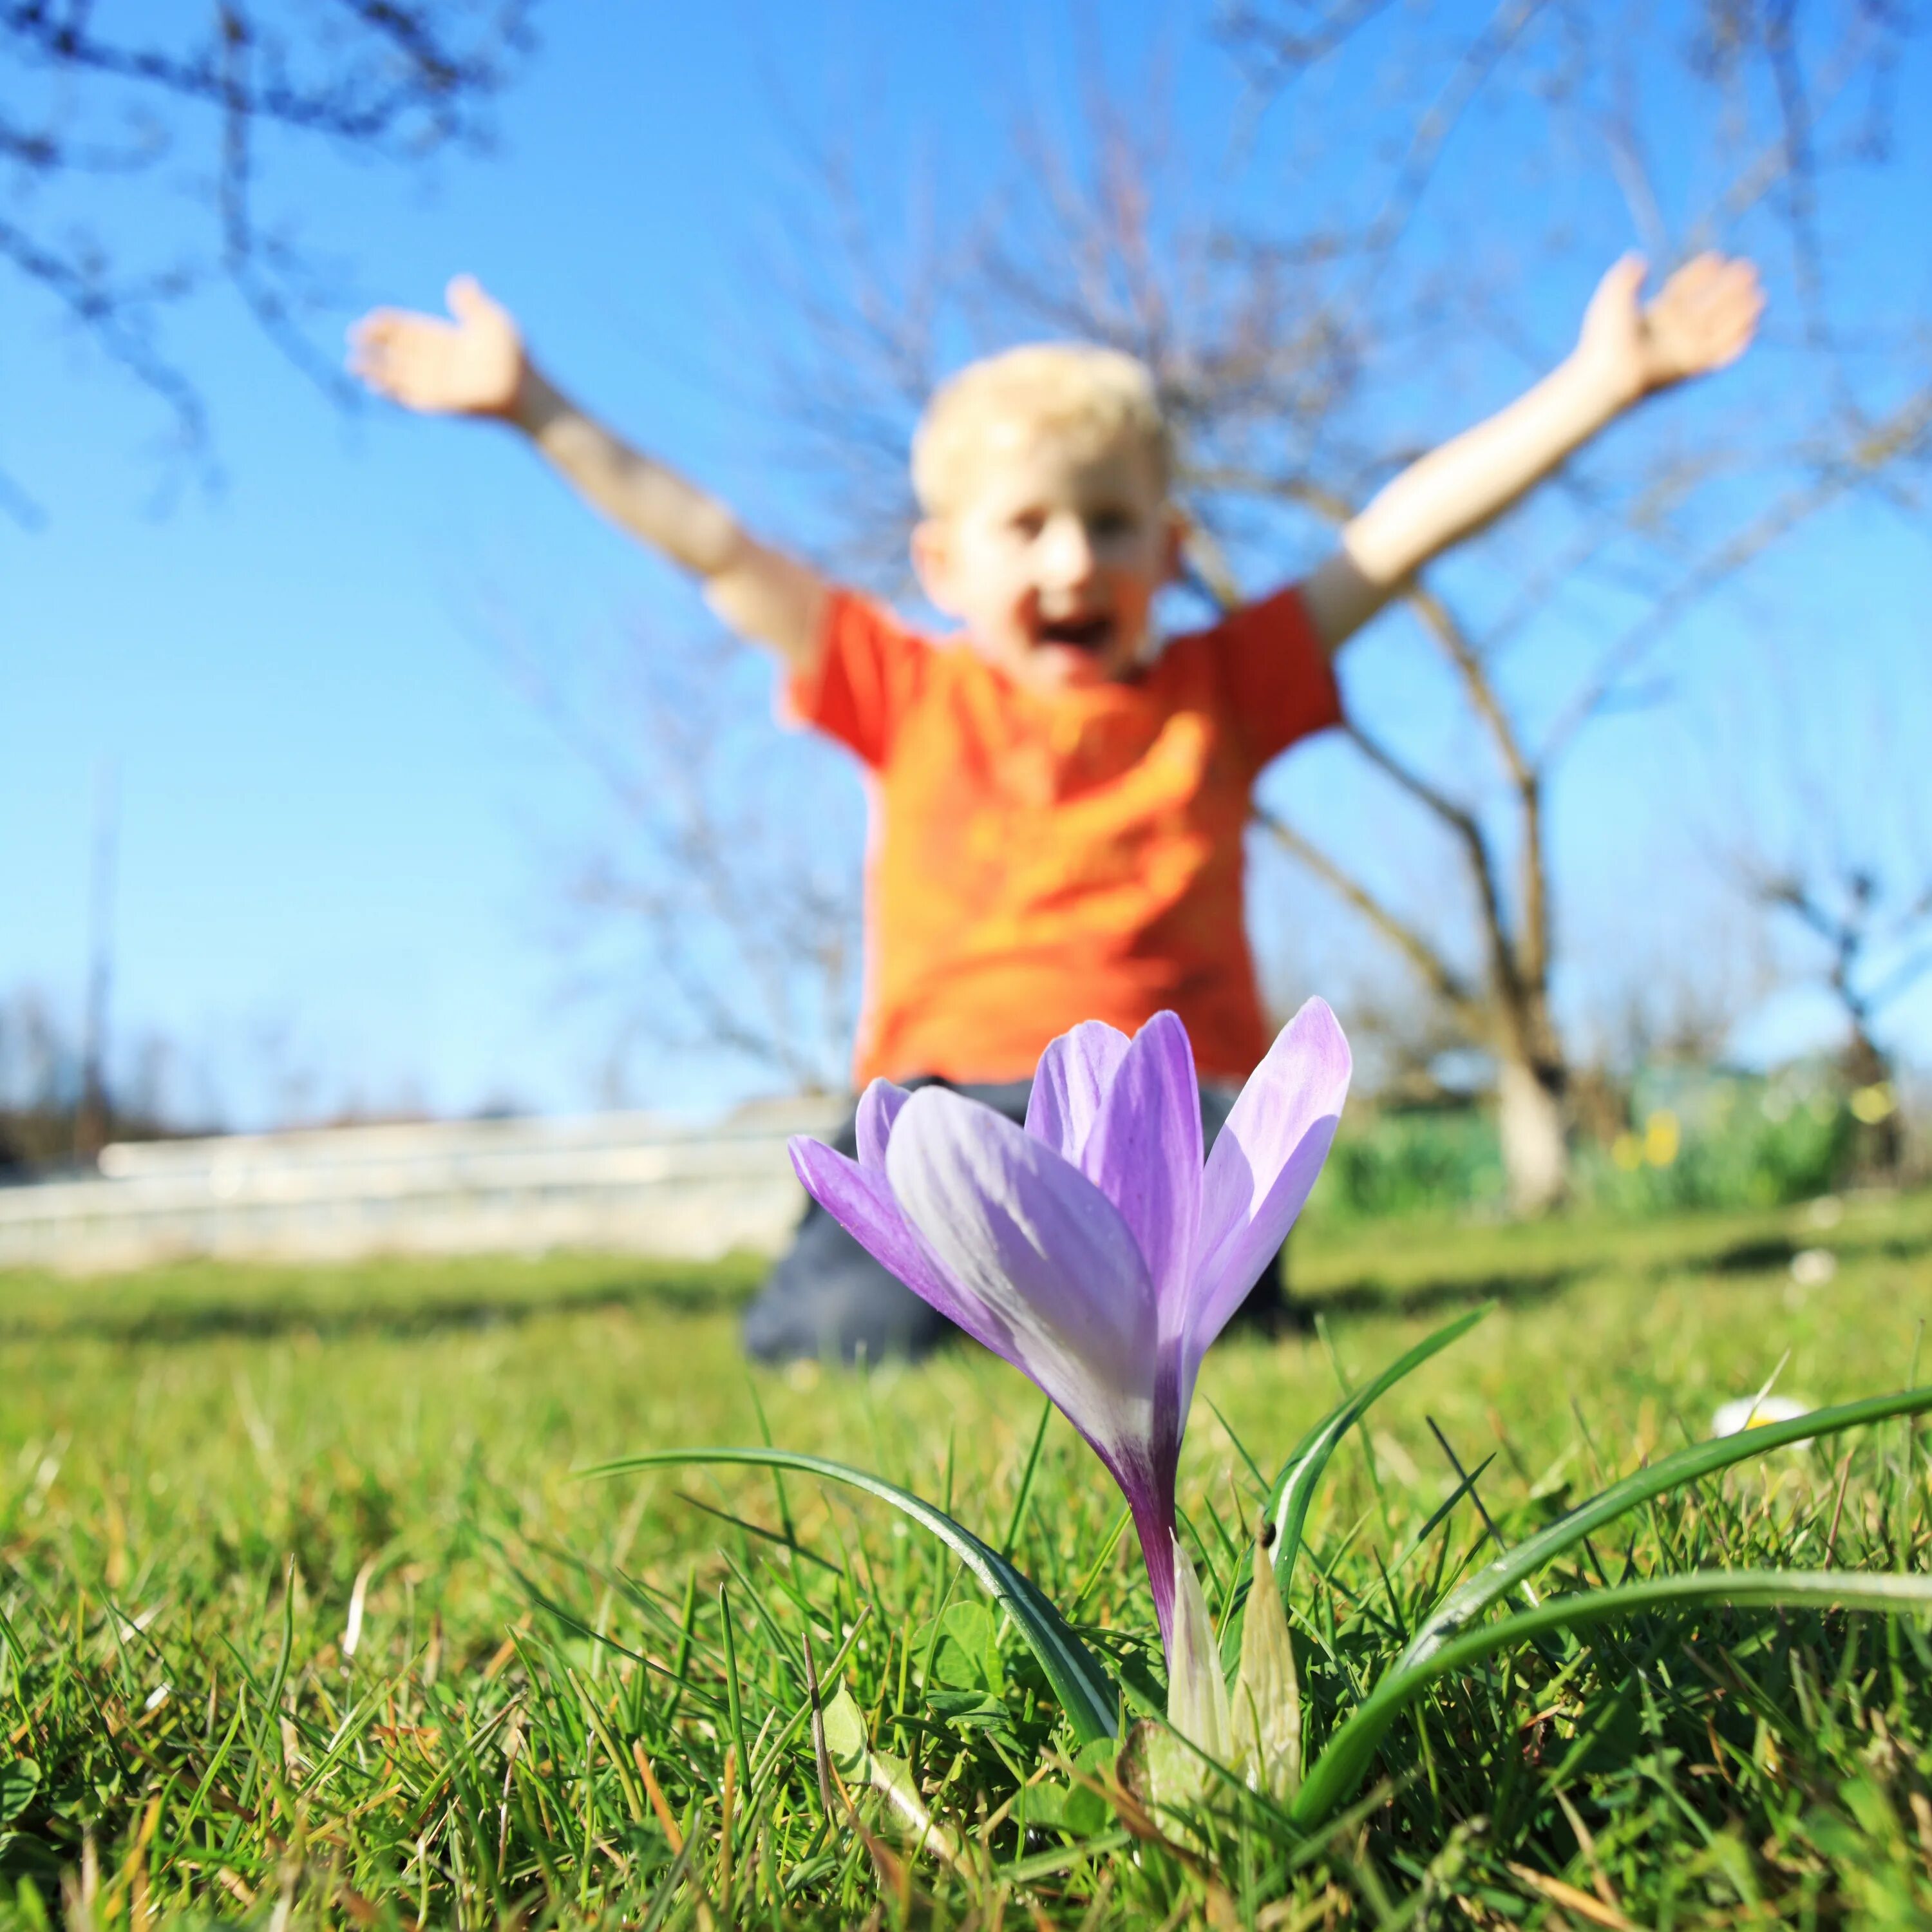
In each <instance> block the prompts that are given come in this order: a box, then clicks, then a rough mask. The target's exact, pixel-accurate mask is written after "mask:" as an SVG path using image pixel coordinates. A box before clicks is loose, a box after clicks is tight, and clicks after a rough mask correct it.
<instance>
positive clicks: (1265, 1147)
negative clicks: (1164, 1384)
mask: <svg viewBox="0 0 1932 1932" xmlns="http://www.w3.org/2000/svg"><path fill="white" fill-rule="evenodd" d="M1349 1069H1350V1061H1349V1043H1348V1041H1347V1040H1346V1039H1344V1038H1343V1034H1342V1029H1341V1028H1340V1026H1339V1025H1337V1022H1336V1019H1335V1016H1334V1014H1333V1013H1331V1012H1330V1011H1329V1010H1328V1004H1327V1003H1326V1002H1325V1001H1322V1000H1310V1001H1309V1002H1308V1003H1307V1005H1306V1006H1304V1007H1303V1008H1302V1009H1301V1012H1299V1013H1297V1014H1296V1015H1295V1017H1294V1019H1292V1020H1290V1021H1289V1023H1288V1025H1286V1026H1285V1027H1283V1028H1282V1030H1281V1032H1280V1034H1279V1035H1277V1037H1276V1040H1275V1043H1274V1046H1271V1047H1270V1048H1269V1049H1268V1057H1267V1058H1266V1059H1265V1060H1264V1061H1262V1064H1260V1066H1259V1067H1256V1069H1255V1070H1254V1072H1253V1074H1252V1075H1250V1076H1249V1079H1248V1083H1247V1085H1246V1086H1245V1087H1244V1088H1242V1089H1241V1095H1240V1097H1239V1098H1238V1099H1237V1100H1236V1101H1235V1104H1234V1106H1233V1107H1232V1109H1230V1111H1229V1115H1228V1119H1227V1124H1226V1126H1224V1127H1223V1128H1222V1130H1221V1132H1220V1135H1219V1136H1218V1137H1217V1139H1216V1140H1215V1142H1214V1151H1213V1152H1212V1153H1211V1154H1209V1155H1208V1166H1207V1171H1206V1172H1205V1174H1204V1175H1202V1184H1201V1227H1200V1232H1199V1235H1198V1236H1197V1237H1196V1253H1197V1254H1199V1256H1200V1257H1201V1260H1200V1262H1199V1265H1197V1266H1196V1270H1195V1275H1194V1281H1193V1286H1192V1288H1191V1289H1190V1292H1189V1295H1188V1318H1187V1329H1186V1349H1187V1356H1188V1358H1190V1361H1191V1362H1192V1364H1194V1365H1196V1366H1198V1365H1199V1362H1200V1359H1201V1357H1202V1355H1203V1354H1205V1352H1206V1350H1207V1348H1208V1344H1209V1343H1211V1342H1212V1341H1213V1340H1214V1337H1216V1336H1217V1335H1218V1334H1220V1332H1221V1331H1222V1330H1223V1328H1226V1326H1227V1323H1228V1318H1229V1316H1232V1314H1233V1313H1234V1312H1235V1310H1236V1309H1237V1308H1238V1307H1240V1306H1241V1302H1242V1301H1243V1299H1244V1297H1245V1296H1246V1295H1247V1292H1248V1290H1249V1289H1250V1288H1252V1287H1253V1286H1254V1281H1255V1277H1256V1275H1257V1274H1259V1273H1260V1271H1261V1270H1262V1268H1264V1267H1265V1266H1266V1265H1267V1263H1268V1259H1269V1258H1270V1256H1272V1255H1273V1254H1274V1252H1275V1250H1277V1248H1279V1247H1280V1246H1281V1244H1282V1243H1283V1241H1285V1240H1286V1239H1287V1238H1288V1231H1289V1229H1290V1228H1292V1226H1294V1225H1295V1217H1296V1216H1297V1215H1298V1214H1300V1213H1301V1209H1302V1204H1303V1203H1304V1202H1306V1201H1307V1199H1308V1190H1310V1188H1311V1187H1313V1186H1314V1185H1315V1178H1316V1175H1319V1173H1320V1172H1322V1162H1323V1161H1324V1160H1326V1159H1327V1158H1328V1146H1329V1143H1330V1142H1331V1141H1332V1140H1334V1138H1335V1130H1336V1128H1337V1127H1339V1126H1340V1124H1341V1118H1342V1103H1343V1100H1346V1098H1347V1097H1348V1092H1349ZM1182 1393H1183V1400H1182V1404H1181V1410H1182V1413H1183V1414H1185V1413H1186V1412H1187V1400H1186V1398H1187V1396H1189V1395H1190V1394H1192V1393H1193V1370H1192V1368H1189V1369H1188V1370H1187V1372H1186V1373H1184V1378H1183V1391H1182Z"/></svg>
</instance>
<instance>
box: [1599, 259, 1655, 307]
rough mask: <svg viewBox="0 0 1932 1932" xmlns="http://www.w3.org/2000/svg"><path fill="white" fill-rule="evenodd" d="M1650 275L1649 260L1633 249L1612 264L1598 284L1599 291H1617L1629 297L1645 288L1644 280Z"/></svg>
mask: <svg viewBox="0 0 1932 1932" xmlns="http://www.w3.org/2000/svg"><path fill="white" fill-rule="evenodd" d="M1649 273H1650V262H1649V258H1648V257H1646V256H1645V255H1643V254H1641V253H1640V251H1638V250H1637V249H1635V248H1632V249H1631V250H1629V251H1627V252H1626V253H1625V254H1622V255H1619V257H1617V259H1616V260H1615V261H1614V262H1613V263H1611V264H1610V269H1609V271H1608V272H1607V274H1606V275H1604V279H1603V281H1601V283H1599V284H1598V287H1599V289H1616V290H1619V291H1620V292H1621V293H1625V294H1628V295H1633V296H1634V295H1635V294H1636V293H1637V290H1639V289H1640V288H1642V287H1643V282H1644V278H1645V277H1646V275H1649Z"/></svg>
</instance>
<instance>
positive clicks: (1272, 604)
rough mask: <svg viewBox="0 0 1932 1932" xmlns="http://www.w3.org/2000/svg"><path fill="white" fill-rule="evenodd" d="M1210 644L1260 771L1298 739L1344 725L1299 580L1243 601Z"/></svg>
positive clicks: (1234, 724)
mask: <svg viewBox="0 0 1932 1932" xmlns="http://www.w3.org/2000/svg"><path fill="white" fill-rule="evenodd" d="M1204 642H1205V643H1207V644H1208V646H1209V647H1210V649H1211V650H1212V652H1214V656H1215V657H1216V658H1217V660H1218V666H1219V669H1220V681H1221V685H1222V688H1223V691H1224V693H1225V694H1226V699H1227V703H1228V709H1229V724H1230V727H1231V728H1232V730H1233V733H1234V734H1235V741H1236V742H1238V744H1240V745H1241V746H1242V748H1244V751H1246V752H1247V756H1248V761H1249V763H1250V766H1251V768H1252V769H1253V770H1255V771H1257V772H1259V770H1260V769H1261V768H1262V766H1264V765H1265V764H1266V763H1268V760H1270V759H1271V758H1272V757H1275V756H1277V754H1279V753H1280V752H1283V751H1286V750H1287V749H1288V748H1289V745H1292V744H1293V743H1295V741H1296V740H1297V739H1301V738H1306V737H1307V736H1309V734H1310V733H1311V732H1315V731H1322V730H1327V728H1328V727H1329V726H1330V725H1331V724H1340V723H1341V721H1342V717H1343V712H1342V694H1341V691H1340V688H1339V687H1338V686H1337V684H1336V682H1335V667H1334V664H1333V663H1332V662H1331V661H1330V658H1329V655H1328V647H1327V646H1325V644H1324V643H1322V639H1321V637H1320V635H1319V633H1318V632H1317V631H1316V628H1315V626H1314V625H1313V623H1312V622H1310V619H1309V616H1308V612H1307V607H1305V606H1304V604H1303V603H1302V601H1301V592H1300V590H1299V589H1297V588H1296V587H1295V586H1293V585H1290V586H1289V587H1288V588H1287V589H1285V590H1277V591H1276V592H1274V594H1273V595H1271V596H1268V597H1264V598H1260V599H1259V601H1256V602H1255V603H1253V604H1244V605H1243V606H1242V607H1241V609H1240V610H1237V611H1235V613H1233V614H1232V616H1228V617H1226V618H1224V619H1223V620H1222V621H1221V622H1220V624H1218V625H1216V627H1215V628H1214V629H1213V630H1212V631H1209V632H1208V634H1207V637H1205V640H1204Z"/></svg>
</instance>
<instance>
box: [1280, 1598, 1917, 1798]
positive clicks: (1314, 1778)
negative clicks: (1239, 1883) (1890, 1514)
mask: <svg viewBox="0 0 1932 1932" xmlns="http://www.w3.org/2000/svg"><path fill="white" fill-rule="evenodd" d="M1688 1604H1721V1605H1723V1606H1724V1607H1727V1608H1730V1607H1735V1608H1740V1609H1742V1608H1745V1607H1752V1606H1766V1607H1781V1608H1797V1607H1814V1608H1821V1609H1823V1608H1838V1609H1843V1610H1879V1611H1885V1612H1890V1613H1898V1612H1900V1611H1903V1610H1917V1609H1932V1577H1917V1576H1888V1575H1869V1574H1867V1575H1861V1574H1858V1573H1856V1572H1852V1571H1804V1570H1763V1571H1751V1570H1707V1571H1693V1572H1692V1573H1691V1574H1690V1575H1688V1576H1685V1577H1652V1578H1649V1579H1647V1580H1646V1581H1644V1582H1643V1583H1625V1584H1623V1585H1621V1586H1619V1587H1618V1588H1617V1589H1611V1590H1587V1591H1581V1592H1577V1594H1575V1595H1571V1596H1564V1597H1552V1598H1546V1599H1545V1600H1544V1602H1542V1603H1541V1604H1538V1607H1536V1608H1535V1610H1520V1611H1518V1612H1517V1613H1516V1615H1515V1616H1511V1617H1507V1618H1505V1619H1503V1620H1502V1622H1500V1623H1495V1624H1490V1625H1486V1626H1485V1627H1484V1628H1483V1629H1481V1630H1478V1631H1469V1632H1466V1634H1463V1635H1462V1636H1460V1637H1451V1638H1449V1639H1448V1640H1446V1641H1445V1642H1443V1643H1439V1644H1438V1645H1437V1646H1436V1647H1435V1648H1434V1649H1432V1650H1430V1651H1427V1652H1424V1653H1423V1654H1422V1655H1420V1656H1417V1655H1415V1654H1414V1649H1413V1646H1412V1651H1411V1658H1412V1661H1409V1663H1407V1664H1405V1665H1399V1666H1398V1667H1397V1668H1395V1669H1394V1670H1391V1671H1389V1672H1388V1673H1386V1674H1385V1676H1383V1677H1382V1679H1381V1681H1380V1682H1378V1683H1377V1685H1376V1687H1375V1688H1374V1689H1373V1691H1370V1694H1369V1695H1368V1696H1367V1697H1366V1698H1365V1699H1364V1700H1363V1701H1362V1703H1360V1704H1359V1705H1358V1706H1356V1708H1355V1709H1354V1710H1353V1711H1352V1712H1350V1713H1349V1716H1348V1717H1347V1718H1345V1719H1344V1720H1343V1722H1342V1724H1340V1726H1339V1727H1337V1730H1335V1732H1334V1735H1333V1736H1331V1737H1330V1739H1329V1740H1328V1744H1327V1745H1325V1747H1324V1748H1323V1750H1322V1754H1321V1755H1320V1756H1319V1757H1318V1758H1317V1759H1316V1760H1315V1763H1314V1764H1313V1766H1311V1767H1310V1770H1309V1772H1308V1775H1307V1778H1305V1779H1304V1781H1303V1783H1302V1787H1301V1790H1300V1791H1299V1792H1298V1793H1297V1794H1296V1796H1295V1801H1294V1802H1293V1804H1292V1805H1291V1806H1290V1807H1289V1814H1290V1816H1291V1817H1292V1818H1293V1819H1294V1820H1295V1823H1296V1824H1298V1826H1301V1827H1302V1829H1304V1830H1307V1829H1312V1828H1313V1827H1314V1826H1317V1825H1319V1824H1320V1823H1322V1821H1323V1820H1325V1818H1326V1817H1328V1814H1329V1813H1330V1812H1331V1811H1333V1810H1334V1808H1335V1806H1336V1805H1338V1804H1340V1802H1342V1801H1343V1799H1345V1798H1346V1797H1347V1796H1348V1795H1349V1793H1350V1792H1352V1790H1354V1789H1355V1787H1356V1785H1357V1784H1359V1783H1360V1782H1361V1777H1362V1774H1363V1773H1364V1771H1366V1770H1367V1768H1368V1764H1369V1760H1370V1758H1371V1757H1373V1755H1374V1753H1375V1749H1376V1745H1379V1743H1380V1742H1381V1741H1382V1738H1383V1736H1384V1735H1385V1733H1387V1731H1388V1728H1389V1727H1390V1726H1391V1724H1394V1721H1396V1719H1397V1718H1398V1717H1399V1716H1400V1715H1401V1714H1402V1712H1403V1709H1404V1707H1405V1706H1406V1705H1408V1704H1409V1702H1410V1701H1411V1700H1412V1699H1413V1698H1415V1697H1416V1696H1418V1694H1420V1693H1421V1691H1424V1689H1425V1688H1427V1686H1428V1685H1430V1684H1431V1683H1433V1682H1434V1681H1435V1680H1436V1679H1438V1678H1439V1677H1446V1676H1451V1675H1452V1674H1453V1673H1456V1672H1457V1671H1460V1670H1466V1669H1468V1667H1469V1666H1470V1665H1472V1664H1476V1663H1479V1662H1480V1661H1481V1660H1482V1659H1483V1658H1485V1657H1487V1656H1489V1655H1491V1654H1492V1653H1493V1652H1496V1651H1499V1650H1503V1649H1508V1648H1509V1647H1510V1646H1512V1645H1514V1644H1519V1643H1523V1642H1525V1641H1526V1640H1528V1639H1529V1638H1531V1637H1536V1636H1538V1635H1541V1634H1542V1633H1543V1632H1544V1631H1554V1630H1565V1631H1574V1630H1576V1629H1579V1628H1583V1627H1585V1626H1586V1625H1590V1624H1593V1623H1601V1622H1604V1620H1605V1619H1608V1618H1611V1617H1619V1616H1633V1615H1637V1614H1639V1613H1642V1612H1643V1611H1646V1610H1674V1609H1677V1608H1679V1607H1682V1606H1685V1605H1688Z"/></svg>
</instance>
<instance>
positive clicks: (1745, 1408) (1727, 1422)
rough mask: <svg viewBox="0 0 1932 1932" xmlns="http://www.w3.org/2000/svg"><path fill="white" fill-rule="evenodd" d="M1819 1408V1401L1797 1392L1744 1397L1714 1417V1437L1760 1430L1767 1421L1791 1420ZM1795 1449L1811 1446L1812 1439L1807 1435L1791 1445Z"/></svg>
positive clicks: (1712, 1430) (1725, 1405)
mask: <svg viewBox="0 0 1932 1932" xmlns="http://www.w3.org/2000/svg"><path fill="white" fill-rule="evenodd" d="M1815 1408H1817V1403H1812V1402H1806V1401H1805V1400H1802V1398H1800V1397H1797V1396H1795V1395H1762V1396H1756V1397H1753V1396H1748V1395H1746V1396H1740V1397H1739V1398H1738V1399H1737V1400H1736V1402H1727V1403H1725V1404H1724V1406H1723V1407H1722V1408H1721V1409H1719V1410H1718V1412H1717V1414H1716V1415H1714V1416H1712V1418H1711V1433H1712V1435H1713V1436H1736V1435H1737V1434H1739V1433H1740V1432H1742V1430H1747V1429H1760V1428H1762V1427H1763V1426H1764V1424H1766V1423H1767V1422H1790V1421H1795V1420H1796V1418H1798V1417H1799V1416H1801V1415H1810V1414H1811V1412H1812V1410H1813V1409H1815ZM1790 1446H1791V1447H1792V1448H1794V1449H1808V1448H1810V1447H1811V1437H1810V1436H1806V1437H1805V1440H1804V1441H1803V1442H1794V1443H1793V1444H1792V1445H1790Z"/></svg>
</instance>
